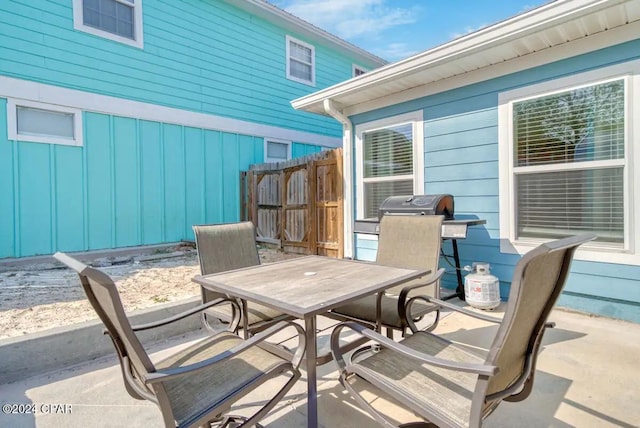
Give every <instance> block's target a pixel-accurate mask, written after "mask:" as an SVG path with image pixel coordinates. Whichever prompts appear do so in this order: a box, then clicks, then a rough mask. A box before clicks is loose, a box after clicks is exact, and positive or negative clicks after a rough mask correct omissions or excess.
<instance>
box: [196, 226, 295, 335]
mask: <svg viewBox="0 0 640 428" xmlns="http://www.w3.org/2000/svg"><path fill="white" fill-rule="evenodd" d="M193 232H194V234H195V237H196V249H197V250H198V259H199V261H200V271H201V273H202V275H210V274H213V273H219V272H225V271H229V270H234V269H240V268H244V267H249V266H255V265H259V264H260V257H259V255H258V249H257V247H256V230H255V227H254V225H253V223H251V222H240V223H227V224H211V225H200V226H193ZM201 292H202V302H203V303H207V302H210V301H213V300H216V299H220V298H226V297H228V296H226V295H225V294H222V293H216V292H215V291H211V290H207V289H206V288H204V287H201ZM238 303H240V302H238ZM234 316H235V314H234V313H233V307H232V306H229V305H223V306H218V307H215V308H211V309H208V310H206V311H205V312H203V314H202V321H203V323H204V326H205V328H207V329H209V330H212V331H215V329H216V327H215V326H212V325H211V323H210V322H209V320H208V319H209V318H216V319H219V320H221V321H223V322H230V320H232V319H233V318H234ZM287 319H291V317H290V316H288V315H286V314H283V313H282V312H279V311H277V310H275V309H272V308H269V307H267V306H263V305H260V304H257V303H251V304H249V305H247V319H246V320H244V319H243V318H242V317H241V321H240V322H241V325H242V326H243V329H244V330H245V337H246V336H247V335H249V334H253V333H256V332H259V331H261V330H263V329H265V328H267V327H268V326H269V325H271V324H273V323H274V322H277V321H282V320H287Z"/></svg>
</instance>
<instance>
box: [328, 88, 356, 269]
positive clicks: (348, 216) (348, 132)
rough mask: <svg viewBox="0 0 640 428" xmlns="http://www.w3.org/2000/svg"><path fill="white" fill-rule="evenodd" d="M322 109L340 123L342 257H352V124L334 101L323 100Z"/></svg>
mask: <svg viewBox="0 0 640 428" xmlns="http://www.w3.org/2000/svg"><path fill="white" fill-rule="evenodd" d="M323 107H324V111H325V112H326V113H327V114H328V115H330V116H331V117H333V118H334V119H335V120H337V121H338V122H340V123H342V195H343V201H342V203H343V208H344V209H343V212H344V218H343V225H344V230H343V234H344V257H351V258H352V257H353V256H354V254H353V233H352V228H353V168H352V166H353V157H352V153H353V147H352V143H351V141H352V135H353V124H352V123H351V120H349V118H348V117H347V116H345V115H344V114H343V113H342V112H341V111H340V110H338V109H337V108H336V106H335V104H334V102H333V101H332V100H330V99H326V100H324V102H323Z"/></svg>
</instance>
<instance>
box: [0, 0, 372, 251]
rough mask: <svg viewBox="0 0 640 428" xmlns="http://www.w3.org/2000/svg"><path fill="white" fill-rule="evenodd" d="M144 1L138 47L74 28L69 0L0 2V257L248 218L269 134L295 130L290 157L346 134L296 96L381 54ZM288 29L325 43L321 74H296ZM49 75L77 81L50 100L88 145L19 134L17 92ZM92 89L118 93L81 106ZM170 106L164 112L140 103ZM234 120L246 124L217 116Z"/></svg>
mask: <svg viewBox="0 0 640 428" xmlns="http://www.w3.org/2000/svg"><path fill="white" fill-rule="evenodd" d="M142 5H143V10H142V12H143V33H144V46H143V48H142V49H141V48H138V47H134V46H129V45H126V44H122V43H119V42H117V41H113V40H110V39H107V38H103V37H100V36H96V35H92V34H88V33H85V32H82V31H79V30H75V29H74V21H73V1H72V0H38V1H30V0H4V1H0V259H2V258H14V257H24V256H35V255H44V254H51V253H53V252H55V251H58V250H60V251H70V252H71V251H83V250H98V249H110V248H120V247H130V246H138V245H150V244H160V243H167V242H176V241H180V240H181V239H192V238H193V234H192V231H191V226H192V225H194V224H201V223H220V222H233V221H238V220H239V216H240V193H239V172H240V171H241V170H246V169H248V166H249V165H250V164H253V163H262V162H264V138H265V137H270V138H273V137H278V138H280V139H281V140H288V141H292V147H291V152H292V156H293V157H298V156H304V155H306V154H310V153H313V152H316V151H319V150H321V149H322V148H323V147H322V144H323V145H324V146H327V141H328V140H332V141H335V142H336V145H339V144H340V143H341V138H340V136H341V126H340V125H339V124H337V123H336V122H335V121H334V120H332V119H330V118H326V117H321V116H318V115H312V114H309V113H305V112H298V111H296V110H294V109H293V108H292V107H291V105H290V100H292V99H295V98H298V97H300V96H303V95H306V94H308V93H311V92H313V91H316V90H318V89H321V88H323V87H326V86H329V85H332V84H334V83H337V82H340V81H343V80H346V79H348V78H351V74H352V64H353V63H354V62H355V63H358V64H359V65H362V66H364V67H368V68H375V66H376V65H375V64H373V63H362V61H356V60H354V58H352V57H349V56H348V55H346V54H343V53H341V51H340V52H339V51H337V50H335V49H333V48H332V46H331V45H329V44H328V43H324V44H323V43H322V42H319V41H317V40H309V38H308V37H305V35H304V34H297V33H296V32H291V31H288V30H285V29H284V28H281V27H279V26H278V25H275V24H274V23H272V22H270V21H268V20H265V19H263V18H260V17H257V16H254V15H252V14H250V13H248V12H246V11H244V10H241V9H239V8H237V7H234V6H233V5H230V4H229V3H227V2H224V1H222V0H180V1H170V0H145V1H144V2H143V4H142ZM287 35H288V36H291V37H294V38H296V39H298V40H301V41H304V42H306V43H309V44H311V45H313V46H314V48H315V64H316V72H315V76H316V77H315V81H316V84H315V86H309V85H305V84H302V83H298V82H294V81H291V80H288V79H287V78H286V61H287V58H286V36H287ZM354 57H355V54H354ZM2 79H4V80H2ZM8 79H13V80H10V81H9V80H8ZM7 82H9V83H7ZM23 83H24V91H23V92H24V93H22V92H19V90H20V88H22V87H23V85H22V84H23ZM3 85H4V87H3ZM34 85H36V86H37V87H36V88H35V89H34ZM38 85H39V86H38ZM8 86H15V87H17V88H18V89H15V88H8ZM44 86H46V91H47V93H48V94H49V95H50V94H56V93H58V92H60V93H62V92H64V91H66V92H64V95H61V96H60V97H59V98H60V99H54V100H53V101H44V102H48V103H50V104H59V105H61V106H66V107H74V108H79V109H81V110H82V120H83V130H82V134H83V140H84V141H83V146H82V147H74V146H65V145H55V144H46V143H34V142H27V141H13V140H9V139H8V124H7V99H8V98H15V99H25V100H29V101H42V100H41V99H39V96H40V95H41V94H42V92H44V90H41V87H44ZM58 89H59V91H58ZM16 91H18V92H16ZM7 94H9V95H7ZM93 96H96V97H103V98H104V99H106V97H109V99H108V100H107V101H108V102H105V103H104V104H100V103H94V104H92V106H93V107H91V108H83V107H78V106H77V105H73V103H74V102H77V103H78V104H79V105H82V104H83V100H84V99H91V98H92V97H93ZM103 98H100V99H101V100H102V99H103ZM121 101H122V102H121ZM131 102H137V103H140V104H137V105H136V106H137V107H136V108H137V109H138V110H137V111H131V108H130V107H126V106H125V107H124V108H123V107H121V105H122V104H123V103H131ZM67 103H71V104H67ZM127 106H130V104H127ZM159 108H160V109H165V110H164V111H163V112H161V113H162V114H161V116H162V117H163V118H164V117H166V118H167V120H164V119H163V120H148V119H149V118H148V117H145V115H144V114H143V113H146V112H147V110H149V111H151V110H153V111H157V110H158V109H159ZM168 109H171V111H170V112H169V113H167V110H168ZM120 110H123V111H124V113H123V112H121V111H120ZM174 113H175V115H174ZM194 116H195V119H193V117H194ZM209 117H210V118H211V122H209V120H208V119H209ZM185 118H188V119H189V120H186V119H185ZM192 119H193V120H192ZM229 120H231V121H234V120H235V121H241V122H238V123H240V125H238V124H237V123H236V124H235V125H233V127H234V129H236V131H233V132H232V131H229V130H228V129H226V128H222V129H218V128H216V125H215V124H216V123H220V122H224V121H229ZM193 123H198V124H202V123H204V124H202V126H199V125H198V126H194V125H193ZM209 123H214V125H210V124H209ZM225 123H226V122H225ZM254 125H255V126H254ZM260 126H262V128H260ZM265 126H266V127H270V131H269V132H272V131H273V130H274V129H275V130H276V131H277V132H276V134H268V133H265V134H261V133H260V131H259V130H260V129H263V130H264V127H265ZM256 129H258V131H256ZM265 132H266V131H265ZM288 133H290V134H291V135H289V134H288ZM301 135H303V137H301ZM315 137H317V138H315ZM331 148H333V147H331Z"/></svg>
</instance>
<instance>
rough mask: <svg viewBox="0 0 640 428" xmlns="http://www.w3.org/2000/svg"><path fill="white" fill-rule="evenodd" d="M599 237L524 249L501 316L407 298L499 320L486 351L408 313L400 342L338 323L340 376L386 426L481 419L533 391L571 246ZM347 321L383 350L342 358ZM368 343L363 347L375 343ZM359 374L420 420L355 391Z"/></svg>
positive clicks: (334, 343)
mask: <svg viewBox="0 0 640 428" xmlns="http://www.w3.org/2000/svg"><path fill="white" fill-rule="evenodd" d="M594 238H595V235H593V234H585V235H580V236H576V237H570V238H565V239H561V240H558V241H554V242H549V243H547V244H543V245H541V246H539V247H537V248H535V249H533V250H531V251H530V252H528V253H527V254H526V255H525V256H524V257H522V259H521V260H520V261H519V262H518V264H517V265H516V267H515V271H514V274H513V280H512V283H511V290H510V293H509V300H508V302H507V307H506V311H505V315H504V317H503V319H502V320H497V319H495V318H493V317H489V316H486V315H483V314H479V313H476V312H473V311H469V310H467V309H464V308H459V307H458V306H455V305H452V304H449V303H446V302H443V301H439V300H437V299H433V298H430V297H421V296H418V297H414V298H412V299H410V300H409V302H408V303H407V305H408V307H409V308H408V309H407V310H410V306H411V305H412V304H413V303H414V302H415V301H418V300H424V301H428V302H430V303H433V304H437V305H439V306H440V307H441V308H449V309H452V310H455V311H459V312H462V313H464V314H465V315H469V316H473V317H476V318H480V319H483V320H486V321H491V322H496V323H498V324H499V327H498V331H497V333H496V336H495V338H494V339H493V343H492V345H491V347H490V348H489V351H488V352H487V353H486V355H484V356H483V357H480V356H478V355H475V354H471V353H469V352H467V351H466V350H465V349H464V348H463V346H461V345H456V344H455V343H453V342H450V341H448V340H446V339H444V338H442V337H440V336H438V335H436V334H433V333H431V332H427V331H419V330H418V329H417V328H416V326H415V323H413V322H412V320H411V319H409V320H407V323H408V325H409V327H410V329H411V331H412V334H411V335H409V336H407V337H406V338H404V339H403V340H402V341H400V342H393V341H392V340H390V339H388V338H386V337H384V336H381V335H380V334H378V333H376V332H374V331H372V330H370V329H367V328H365V327H363V326H362V325H360V324H357V323H354V322H346V323H342V324H339V325H338V326H337V327H336V328H335V329H334V331H333V332H332V336H331V348H332V353H333V356H334V358H335V359H336V362H337V363H338V367H339V371H340V382H341V383H342V385H343V386H344V387H345V388H346V389H347V390H348V391H349V392H350V393H351V394H352V395H353V396H354V397H355V398H356V401H357V402H358V403H359V405H360V406H362V407H363V408H364V409H365V410H367V411H368V412H369V413H370V414H371V415H372V416H374V418H375V419H376V420H377V421H378V422H379V423H380V424H381V425H382V426H385V427H394V426H406V427H409V426H411V427H423V426H424V427H426V426H433V425H432V424H435V425H437V426H438V427H479V426H481V425H482V421H483V420H484V419H485V418H486V417H487V416H488V415H489V414H490V413H491V412H492V411H493V410H494V409H495V408H496V407H497V405H498V404H499V403H500V402H501V401H502V400H506V401H521V400H524V399H525V398H527V397H528V396H529V394H530V393H531V390H532V388H533V379H534V374H535V366H536V358H537V355H538V350H539V347H540V343H541V340H542V336H543V334H544V331H545V328H547V327H553V324H552V323H547V317H548V316H549V313H550V312H551V309H552V308H553V305H554V304H555V302H556V300H557V298H558V296H559V295H560V292H561V291H562V288H563V286H564V283H565V281H566V278H567V275H568V273H569V267H570V264H571V260H572V257H573V253H574V252H575V250H576V248H577V247H578V246H579V245H581V244H583V243H585V242H587V241H590V240H592V239H594ZM461 327H464V326H461ZM344 329H350V330H354V331H356V332H357V333H358V334H360V335H362V336H363V337H365V338H368V339H370V340H372V341H373V342H374V343H376V344H377V345H375V349H379V351H378V352H364V351H362V352H359V350H356V351H355V352H354V354H353V355H350V356H349V358H345V356H344V355H343V352H342V350H341V349H340V347H339V346H338V344H339V336H340V333H341V331H343V330H344ZM368 346H369V347H368V348H366V349H371V348H370V345H368ZM378 347H379V348H378ZM362 349H365V348H362ZM359 381H363V382H365V384H369V385H372V386H373V387H374V388H377V389H378V391H380V392H381V393H383V394H389V395H391V396H392V397H394V399H395V400H396V401H397V402H398V403H399V404H400V405H402V406H403V407H406V408H407V409H408V410H410V411H412V412H413V413H414V414H415V415H417V416H418V417H419V418H421V419H422V421H420V422H416V423H411V424H406V425H397V424H396V423H395V422H393V421H392V420H391V419H390V418H389V417H388V416H385V415H384V414H383V413H381V412H379V411H377V410H376V409H374V407H373V406H372V405H371V404H370V403H369V402H368V401H367V400H365V399H364V398H363V396H361V395H360V394H359V393H358V392H357V388H355V387H354V385H356V384H357V383H358V382H359ZM427 421H428V422H427Z"/></svg>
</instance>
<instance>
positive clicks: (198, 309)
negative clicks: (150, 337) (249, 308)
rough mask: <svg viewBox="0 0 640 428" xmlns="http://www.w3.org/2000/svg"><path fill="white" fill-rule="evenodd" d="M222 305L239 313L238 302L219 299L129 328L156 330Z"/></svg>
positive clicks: (134, 329)
mask: <svg viewBox="0 0 640 428" xmlns="http://www.w3.org/2000/svg"><path fill="white" fill-rule="evenodd" d="M222 303H229V304H231V305H232V306H234V308H235V309H236V311H237V312H236V313H239V311H240V306H239V305H238V302H236V301H235V300H233V299H228V298H220V299H216V300H212V301H210V302H207V303H204V304H201V305H198V306H195V307H193V308H191V309H188V310H186V311H184V312H181V313H179V314H176V315H174V316H172V317H169V318H165V319H161V320H158V321H153V322H150V323H146V324H139V325H135V326H131V328H132V329H133V331H143V330H148V329H151V328H156V327H160V326H163V325H166V324H171V323H172V322H176V321H178V320H181V319H183V318H186V317H188V316H190V315H193V314H196V313H198V312H202V311H204V310H205V309H209V308H210V307H212V306H217V305H220V304H222Z"/></svg>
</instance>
